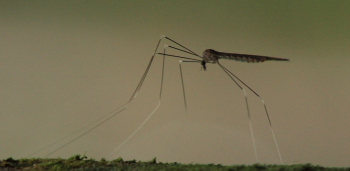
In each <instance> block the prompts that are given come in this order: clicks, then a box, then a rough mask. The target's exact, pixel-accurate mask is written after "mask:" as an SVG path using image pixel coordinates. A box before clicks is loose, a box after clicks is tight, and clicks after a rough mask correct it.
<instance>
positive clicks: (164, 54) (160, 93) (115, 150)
mask: <svg viewBox="0 0 350 171" xmlns="http://www.w3.org/2000/svg"><path fill="white" fill-rule="evenodd" d="M166 38H167V37H166ZM168 39H169V38H168ZM169 40H171V39H169ZM171 41H173V40H171ZM173 42H174V43H176V44H178V45H180V46H181V47H183V48H185V49H187V50H188V51H190V52H192V51H191V50H189V49H188V48H186V47H184V46H182V45H181V44H179V43H177V42H175V41H173ZM158 45H159V42H158ZM158 45H157V47H158ZM166 47H169V46H167V45H166V46H164V53H158V54H162V55H163V67H162V77H161V87H160V92H159V102H158V105H157V106H156V107H155V109H154V110H153V111H152V112H151V114H150V115H149V116H148V117H147V118H146V119H145V120H144V121H143V122H142V124H141V125H140V126H139V127H138V128H137V129H136V130H135V131H134V132H133V133H132V134H131V135H130V136H129V137H128V138H127V139H125V140H124V141H123V142H122V143H121V144H120V145H119V146H118V147H117V148H116V149H114V150H113V151H112V152H111V153H110V155H109V156H111V155H112V154H113V153H115V152H117V151H118V150H119V149H120V148H121V147H122V146H123V145H124V144H125V143H126V142H128V141H129V140H130V139H131V138H132V137H133V136H134V135H135V134H136V133H137V132H138V131H139V130H140V129H141V128H142V127H143V126H144V125H145V124H146V122H147V121H148V120H149V119H150V118H151V117H152V116H153V114H154V113H155V112H156V110H157V109H158V108H159V106H160V103H161V95H162V87H163V78H164V61H165V56H171V57H177V58H184V59H190V60H195V61H200V60H196V59H192V58H187V57H181V56H175V55H168V54H166V53H165V48H166ZM175 49H177V50H180V51H183V52H186V51H184V50H181V49H178V48H175ZM156 51H157V50H156ZM156 51H155V53H156ZM192 53H193V54H195V53H194V52H192ZM153 58H154V55H153V56H152V59H151V61H152V60H153ZM150 63H151V62H150ZM149 68H150V65H149V66H148V68H147V70H146V72H148V70H149ZM180 71H181V65H180ZM146 72H145V74H144V76H143V77H142V79H141V80H142V82H143V80H144V78H145V75H146ZM181 79H182V72H181ZM142 82H141V81H140V83H139V85H140V86H138V88H137V89H136V91H138V90H139V89H140V88H139V87H141V85H142ZM182 87H183V95H184V103H185V109H186V114H187V104H186V96H185V88H184V85H183V80H182ZM136 91H135V93H136ZM135 93H134V94H135ZM133 96H134V95H133ZM133 96H132V98H133ZM132 98H131V99H130V101H131V100H132Z"/></svg>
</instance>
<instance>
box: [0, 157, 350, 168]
mask: <svg viewBox="0 0 350 171" xmlns="http://www.w3.org/2000/svg"><path fill="white" fill-rule="evenodd" d="M15 169H19V170H87V171H89V170H94V171H98V170H123V171H128V170H146V171H151V170H152V171H156V170H162V171H164V170H198V171H202V170H203V171H205V170H212V171H265V170H266V171H350V167H349V168H326V167H322V166H314V165H311V164H297V165H265V164H253V165H233V166H223V165H221V164H217V165H216V164H181V163H176V162H174V163H162V162H160V163H157V160H156V158H154V159H152V160H150V161H146V162H142V161H138V162H137V161H136V160H128V161H124V160H123V159H122V158H121V157H119V158H117V159H115V160H112V161H108V160H106V159H105V158H102V159H101V160H100V161H96V160H95V159H92V158H90V159H88V158H87V157H86V156H85V155H83V156H82V157H81V155H74V156H72V157H70V158H68V159H61V158H46V159H42V158H22V159H19V160H16V159H13V158H12V157H10V158H7V159H4V160H2V161H1V162H0V170H15Z"/></svg>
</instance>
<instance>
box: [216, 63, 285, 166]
mask: <svg viewBox="0 0 350 171" xmlns="http://www.w3.org/2000/svg"><path fill="white" fill-rule="evenodd" d="M218 65H219V66H220V67H221V69H222V70H224V71H225V72H226V74H227V75H229V76H230V78H231V79H232V80H233V81H234V82H235V83H236V84H237V85H238V83H237V82H236V81H235V80H234V79H233V77H232V76H234V77H235V78H236V79H237V80H239V81H240V82H241V83H242V84H244V85H245V86H246V87H247V88H248V89H249V90H250V91H251V92H253V93H254V94H255V95H256V96H257V97H259V98H260V99H261V102H262V103H263V105H264V109H265V113H266V116H267V119H268V121H269V124H270V129H271V133H272V137H273V139H274V142H275V145H276V149H277V152H278V156H279V159H280V162H281V164H283V160H282V156H281V153H280V150H279V147H278V144H277V140H276V136H275V132H274V131H273V128H272V123H271V120H270V116H269V113H268V111H267V107H266V104H265V101H264V99H263V98H262V97H260V96H259V94H258V93H256V92H255V91H254V90H253V89H251V88H250V87H249V86H248V85H247V84H245V83H244V82H243V81H242V80H241V79H239V78H238V77H237V76H236V75H235V74H233V73H232V72H231V71H229V70H228V69H227V68H226V67H224V66H223V65H221V64H220V63H219V62H218ZM231 75H232V76H231ZM238 86H239V85H238ZM239 87H240V88H241V86H239ZM241 89H242V90H244V89H243V88H241ZM244 95H245V97H246V101H247V96H246V93H245V91H244ZM246 104H247V108H248V102H246ZM248 111H249V109H248ZM248 115H249V112H248ZM249 120H250V116H249ZM250 125H251V122H250ZM251 129H252V128H251ZM252 136H253V134H252Z"/></svg>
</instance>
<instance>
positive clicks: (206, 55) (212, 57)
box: [29, 36, 289, 164]
mask: <svg viewBox="0 0 350 171" xmlns="http://www.w3.org/2000/svg"><path fill="white" fill-rule="evenodd" d="M163 38H165V39H167V40H168V41H170V42H172V43H174V44H176V45H177V47H174V46H170V45H165V46H164V50H163V53H160V52H158V47H159V45H160V43H161V40H162V39H163ZM167 48H171V49H175V50H177V51H179V52H183V53H187V54H190V55H192V56H195V57H197V58H200V59H195V58H189V57H184V56H178V55H172V54H167V53H166V49H167ZM156 55H162V56H163V67H162V75H161V85H160V91H159V102H158V105H157V106H156V107H155V108H154V110H153V111H152V112H151V114H149V115H148V117H147V118H146V119H145V120H144V121H143V122H142V124H141V125H140V126H139V127H138V128H137V129H136V130H135V131H134V132H133V133H132V134H131V135H130V136H128V138H127V139H125V140H124V141H123V142H122V143H121V144H119V145H118V146H117V147H116V148H115V150H114V151H112V152H111V153H110V155H109V156H111V155H112V154H114V153H115V152H117V151H118V150H119V149H120V148H121V147H122V146H123V145H124V144H125V143H127V142H128V141H129V140H130V139H131V138H132V137H133V136H134V135H135V134H136V133H137V132H138V131H139V130H140V129H141V128H142V127H143V125H144V124H146V122H147V121H148V120H149V119H150V118H151V117H152V115H153V114H154V113H155V112H156V111H157V109H158V107H159V106H160V104H161V96H162V89H163V77H164V61H165V57H174V58H180V59H186V60H185V61H183V60H180V62H179V70H180V76H181V82H182V90H183V98H184V106H185V112H186V113H187V102H186V93H185V85H184V81H183V74H182V68H181V64H182V63H183V62H197V63H200V64H201V65H202V68H203V69H204V70H207V66H206V65H207V64H216V63H217V64H218V65H219V66H220V68H221V69H222V70H223V71H224V72H225V73H226V74H227V75H228V76H229V77H230V79H231V80H232V81H233V82H234V83H235V84H236V85H237V86H238V87H239V88H240V89H241V90H242V92H243V94H244V96H245V104H246V109H247V115H248V119H249V127H250V133H251V138H252V144H253V148H254V154H255V159H256V162H258V154H257V149H256V145H255V138H254V133H253V127H252V122H251V116H250V111H249V105H248V98H247V93H246V91H245V89H244V87H243V86H242V85H240V83H241V84H243V85H244V86H245V87H246V88H248V89H249V90H250V91H251V92H253V93H254V94H255V95H256V96H257V97H259V98H260V99H261V102H262V104H263V106H264V110H265V114H266V116H267V120H268V123H269V126H270V129H271V133H272V136H273V139H274V142H275V145H276V150H277V153H278V156H279V159H280V162H281V164H283V161H282V157H281V154H280V150H279V147H278V144H277V141H276V137H275V133H274V130H273V128H272V123H271V120H270V117H269V113H268V111H267V107H266V105H265V102H264V100H263V98H262V97H261V96H260V95H259V94H258V93H256V92H255V91H254V90H253V89H252V88H250V87H249V86H248V85H247V84H245V83H244V82H243V81H242V80H241V79H239V78H238V77H237V76H236V75H235V74H233V73H232V72H231V71H230V70H228V69H227V68H226V67H224V66H223V65H221V64H220V62H219V59H227V60H236V61H241V62H248V63H258V62H265V61H289V59H285V58H276V57H270V56H261V55H248V54H239V53H226V52H219V51H216V50H213V49H206V50H205V51H204V52H203V55H202V56H200V55H198V54H196V53H195V52H193V51H192V50H190V49H188V48H187V47H185V46H183V45H181V44H180V43H178V42H176V41H174V40H172V39H170V38H169V37H166V36H161V37H160V39H159V41H158V44H157V46H156V49H155V51H154V54H153V55H152V57H151V59H150V61H149V63H148V66H147V68H146V70H145V72H144V74H143V76H142V77H141V80H140V81H139V84H138V85H137V87H136V89H135V91H134V93H133V94H132V96H131V98H130V99H129V101H127V102H126V103H124V104H123V105H121V106H119V107H118V108H116V109H115V110H114V111H112V112H111V113H109V114H107V115H105V116H103V117H101V118H99V119H98V120H95V121H94V122H91V123H89V124H88V125H86V126H85V127H82V128H81V129H79V130H78V131H76V132H74V133H72V134H70V135H68V136H66V137H63V138H62V139H60V140H59V141H56V142H54V143H52V144H50V145H48V146H46V147H44V148H42V149H40V150H38V151H36V152H34V153H32V154H30V155H29V156H31V155H33V154H35V153H37V152H39V151H41V150H43V149H45V148H47V147H49V146H52V145H54V144H56V143H58V142H60V141H61V140H63V139H66V138H67V137H70V136H72V135H74V134H76V135H77V136H76V138H74V139H72V140H71V141H69V142H68V143H65V144H63V145H62V146H60V147H59V148H57V149H55V150H54V151H52V152H50V153H49V154H48V155H46V156H45V157H47V156H49V155H51V154H53V153H55V152H56V151H58V150H60V149H62V148H63V147H65V146H67V145H69V144H70V143H72V142H74V141H76V140H78V139H79V138H80V137H82V136H84V135H86V134H87V133H89V132H91V131H92V130H94V129H95V128H97V127H99V126H100V125H102V124H103V123H105V122H106V121H108V120H109V119H111V118H112V117H114V116H116V115H118V114H119V113H121V112H122V111H125V110H126V107H127V105H128V104H129V103H130V102H131V101H133V100H134V99H136V98H137V94H138V92H139V90H140V89H141V87H142V84H143V82H144V80H145V79H146V76H147V74H148V71H149V69H150V68H151V65H152V63H153V61H154V58H155V56H156ZM93 124H95V126H93V127H92V126H91V125H93ZM88 127H90V128H89V129H88ZM91 127H92V128H91ZM81 130H85V131H84V132H83V133H82V134H77V133H78V132H80V131H81Z"/></svg>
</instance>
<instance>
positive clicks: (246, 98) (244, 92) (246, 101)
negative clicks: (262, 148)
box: [218, 61, 259, 162]
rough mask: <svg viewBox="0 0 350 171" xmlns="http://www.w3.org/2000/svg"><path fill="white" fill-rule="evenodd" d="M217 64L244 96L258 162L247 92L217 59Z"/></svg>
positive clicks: (256, 157) (256, 156)
mask: <svg viewBox="0 0 350 171" xmlns="http://www.w3.org/2000/svg"><path fill="white" fill-rule="evenodd" d="M218 64H219V66H220V67H221V68H222V69H223V70H224V71H225V73H226V74H227V75H228V76H229V77H230V78H231V79H232V80H233V81H234V82H235V83H236V85H237V86H238V87H239V88H240V89H241V90H242V91H243V94H244V98H245V103H246V106H247V114H248V119H249V128H250V135H251V137H252V143H253V147H254V154H255V160H256V162H259V160H258V153H257V150H256V144H255V138H254V131H253V125H252V120H251V117H250V111H249V105H248V97H247V93H246V91H245V90H244V88H243V87H242V86H241V85H239V84H238V83H237V81H236V80H235V79H233V77H232V76H231V75H230V74H229V73H228V72H227V70H226V69H224V68H223V66H222V65H221V64H220V63H219V61H218Z"/></svg>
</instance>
